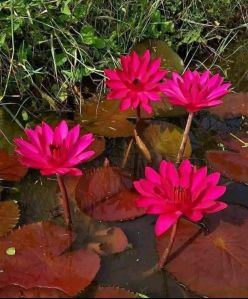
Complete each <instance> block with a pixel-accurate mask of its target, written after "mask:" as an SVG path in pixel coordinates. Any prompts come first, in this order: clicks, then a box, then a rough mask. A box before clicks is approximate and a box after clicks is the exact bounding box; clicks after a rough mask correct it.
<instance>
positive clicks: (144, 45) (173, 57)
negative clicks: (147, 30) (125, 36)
mask: <svg viewBox="0 0 248 299" xmlns="http://www.w3.org/2000/svg"><path fill="white" fill-rule="evenodd" d="M147 49H149V50H150V51H151V53H152V57H153V58H157V57H161V58H162V67H163V68H166V69H168V70H170V71H177V72H179V73H182V72H183V71H184V63H183V60H182V59H181V58H180V56H179V55H178V54H177V53H176V52H175V51H174V50H173V49H172V48H170V47H169V46H168V45H167V44H166V42H164V41H162V40H156V39H147V40H144V41H142V42H140V43H138V44H136V45H135V47H134V48H133V50H135V51H137V52H138V53H139V54H143V53H144V52H145V50H147Z"/></svg>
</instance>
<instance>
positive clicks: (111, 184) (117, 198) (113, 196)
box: [75, 165, 144, 221]
mask: <svg viewBox="0 0 248 299" xmlns="http://www.w3.org/2000/svg"><path fill="white" fill-rule="evenodd" d="M132 184H133V181H132V178H131V176H130V175H129V174H127V173H125V172H123V171H122V170H121V169H119V168H117V167H111V166H109V165H105V166H103V167H101V168H97V169H94V170H88V171H86V172H85V175H84V176H83V177H82V178H81V179H80V181H79V183H78V185H77V188H76V195H75V197H76V201H77V203H78V206H79V208H80V210H81V211H83V212H85V213H86V214H87V215H89V216H91V217H93V218H94V219H96V220H104V221H118V220H129V219H133V218H136V217H139V216H142V215H144V210H143V209H139V208H137V206H136V204H135V201H136V199H137V197H138V193H136V192H135V191H134V190H133V189H132Z"/></svg>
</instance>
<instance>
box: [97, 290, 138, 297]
mask: <svg viewBox="0 0 248 299" xmlns="http://www.w3.org/2000/svg"><path fill="white" fill-rule="evenodd" d="M94 298H138V296H137V295H135V294H134V293H132V292H130V291H127V290H125V289H121V288H117V287H115V288H114V287H105V288H98V290H97V291H96V293H95V296H94Z"/></svg>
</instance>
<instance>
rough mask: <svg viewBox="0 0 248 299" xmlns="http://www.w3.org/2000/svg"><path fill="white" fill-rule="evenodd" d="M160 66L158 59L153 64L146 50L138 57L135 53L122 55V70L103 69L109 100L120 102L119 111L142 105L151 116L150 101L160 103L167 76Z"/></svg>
mask: <svg viewBox="0 0 248 299" xmlns="http://www.w3.org/2000/svg"><path fill="white" fill-rule="evenodd" d="M160 66H161V59H159V58H158V59H155V60H153V61H152V60H151V54H150V51H149V50H147V51H145V53H144V54H143V55H142V56H141V57H139V56H138V54H137V53H136V52H135V51H133V52H132V53H131V54H130V55H127V56H122V57H121V69H114V70H110V69H108V70H105V75H106V77H107V78H108V80H107V82H106V84H107V86H108V87H109V88H110V89H111V92H110V93H109V94H108V99H109V100H121V105H120V109H121V110H122V111H124V110H126V109H128V108H132V109H136V108H137V107H139V106H141V107H142V108H143V109H144V110H145V111H146V112H148V113H152V106H151V102H152V101H160V100H161V90H162V89H163V88H162V87H163V85H164V83H163V82H162V81H163V79H164V77H165V76H166V74H167V73H168V72H167V71H166V70H161V69H160Z"/></svg>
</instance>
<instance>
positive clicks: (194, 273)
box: [157, 206, 248, 298]
mask: <svg viewBox="0 0 248 299" xmlns="http://www.w3.org/2000/svg"><path fill="white" fill-rule="evenodd" d="M205 223H206V225H207V227H208V229H209V234H207V235H205V234H204V233H203V232H202V231H201V230H200V229H199V228H197V226H196V225H193V224H192V223H189V222H180V224H179V228H178V232H177V237H176V241H175V245H174V248H173V251H172V255H171V258H170V260H169V262H168V264H167V266H166V270H167V271H168V272H170V273H171V274H172V275H173V276H174V277H175V278H176V279H177V280H178V281H179V282H180V283H182V284H183V285H184V286H186V287H187V288H188V289H190V290H191V291H193V292H194V293H196V294H199V295H201V296H206V297H213V298H246V297H247V296H248V251H247V247H248V239H247V238H244V236H245V235H246V233H247V230H248V210H247V209H246V208H242V207H239V206H229V208H228V209H225V210H223V211H222V212H220V213H217V214H212V215H210V216H208V217H207V218H206V220H205ZM169 235H170V233H169V232H168V233H167V234H165V235H164V236H163V237H161V238H159V239H158V240H157V249H158V253H159V254H160V255H161V254H162V252H163V251H164V249H165V247H166V246H167V244H168V241H169Z"/></svg>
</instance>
